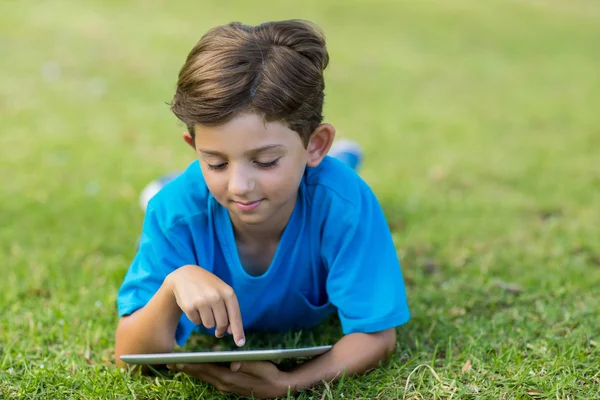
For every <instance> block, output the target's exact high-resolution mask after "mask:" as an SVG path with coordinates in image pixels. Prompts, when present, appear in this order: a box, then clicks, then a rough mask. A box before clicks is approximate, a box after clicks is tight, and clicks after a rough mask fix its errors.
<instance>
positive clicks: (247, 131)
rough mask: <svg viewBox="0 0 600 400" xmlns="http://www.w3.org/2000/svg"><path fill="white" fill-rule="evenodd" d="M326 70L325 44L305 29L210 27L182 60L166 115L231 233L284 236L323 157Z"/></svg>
mask: <svg viewBox="0 0 600 400" xmlns="http://www.w3.org/2000/svg"><path fill="white" fill-rule="evenodd" d="M328 61H329V56H328V54H327V51H326V49H325V40H324V39H323V36H322V35H321V34H320V33H319V32H318V31H317V30H316V28H315V27H313V26H312V25H311V24H309V23H307V22H302V21H283V22H270V23H266V24H262V25H259V26H256V27H250V26H246V25H242V24H239V23H233V24H230V25H226V26H221V27H217V28H214V29H212V30H211V31H209V32H208V33H207V34H206V35H204V37H203V38H202V39H201V40H200V41H199V42H198V44H196V46H195V47H194V48H193V49H192V51H191V52H190V54H189V55H188V58H187V60H186V62H185V64H184V66H183V67H182V69H181V71H180V73H179V81H178V82H177V91H176V93H175V97H174V99H173V102H172V105H171V108H172V110H173V112H174V113H175V115H177V117H178V118H179V119H180V120H182V121H183V122H184V123H185V124H186V125H187V128H188V132H186V133H184V139H185V141H186V142H187V143H188V144H189V145H190V146H192V147H193V148H194V149H195V150H196V152H197V154H198V157H199V159H200V165H201V168H202V173H203V175H204V180H205V182H206V184H207V186H208V189H209V190H210V192H211V193H212V194H213V196H214V197H215V199H216V200H217V201H218V202H219V203H220V204H221V205H223V206H224V207H226V208H227V209H228V210H229V212H230V215H231V216H232V220H233V222H234V225H235V226H237V227H240V226H241V225H257V224H260V225H261V226H264V227H266V228H267V229H271V228H273V229H275V230H277V229H283V226H285V224H286V223H287V220H288V218H289V216H290V215H291V212H292V210H293V208H294V204H295V199H296V195H297V193H298V187H299V185H300V182H301V179H302V176H303V174H304V171H305V169H306V166H307V165H308V166H310V167H315V166H317V165H318V164H319V163H320V162H321V160H322V159H323V157H325V155H326V153H327V151H328V150H329V147H330V146H331V142H332V141H333V137H334V135H335V130H334V129H333V127H332V126H331V125H329V124H322V123H321V122H322V119H323V116H322V109H323V89H324V86H325V85H324V81H323V70H324V69H325V67H326V66H327V63H328ZM278 227H279V228H278Z"/></svg>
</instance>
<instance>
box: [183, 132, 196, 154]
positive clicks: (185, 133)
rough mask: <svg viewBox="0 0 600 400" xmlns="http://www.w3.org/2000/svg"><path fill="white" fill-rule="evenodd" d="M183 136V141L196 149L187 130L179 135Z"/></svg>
mask: <svg viewBox="0 0 600 400" xmlns="http://www.w3.org/2000/svg"><path fill="white" fill-rule="evenodd" d="M181 136H182V137H183V141H184V142H186V143H187V144H188V145H189V146H190V147H191V148H192V149H194V151H196V144H195V143H194V139H193V138H192V135H190V133H189V132H188V131H185V132H183V134H182V135H181Z"/></svg>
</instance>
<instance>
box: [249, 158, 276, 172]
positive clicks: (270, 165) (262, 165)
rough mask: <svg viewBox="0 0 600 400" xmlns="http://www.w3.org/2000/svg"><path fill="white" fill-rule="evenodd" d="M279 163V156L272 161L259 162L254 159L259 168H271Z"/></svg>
mask: <svg viewBox="0 0 600 400" xmlns="http://www.w3.org/2000/svg"><path fill="white" fill-rule="evenodd" d="M278 163H279V158H277V159H275V160H273V161H270V162H266V163H263V162H259V161H254V164H256V166H258V168H262V169H269V168H273V167H275V166H277V164H278Z"/></svg>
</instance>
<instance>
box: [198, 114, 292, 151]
mask: <svg viewBox="0 0 600 400" xmlns="http://www.w3.org/2000/svg"><path fill="white" fill-rule="evenodd" d="M194 133H195V141H196V146H197V147H198V148H203V149H204V148H206V149H210V150H215V151H220V152H223V153H236V152H239V151H241V152H244V151H248V150H251V149H253V148H257V147H261V146H268V145H273V144H277V145H283V146H286V147H293V146H295V145H300V146H301V145H302V140H301V139H300V135H298V133H297V132H295V131H293V130H291V129H289V128H288V127H287V126H285V125H284V124H283V123H281V122H278V121H275V122H266V121H265V120H264V119H263V118H262V117H261V116H260V115H257V114H240V115H238V116H236V117H235V118H233V119H231V120H230V121H228V122H226V123H224V124H221V125H217V126H206V125H200V124H196V125H195V126H194Z"/></svg>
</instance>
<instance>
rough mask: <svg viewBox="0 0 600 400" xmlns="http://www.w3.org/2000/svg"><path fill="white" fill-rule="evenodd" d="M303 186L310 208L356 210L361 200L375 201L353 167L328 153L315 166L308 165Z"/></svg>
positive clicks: (359, 207) (363, 204)
mask: <svg viewBox="0 0 600 400" xmlns="http://www.w3.org/2000/svg"><path fill="white" fill-rule="evenodd" d="M306 189H307V197H308V200H309V204H310V205H311V207H312V208H319V209H323V208H325V209H329V210H330V211H331V210H332V209H338V208H342V209H344V210H345V212H349V211H356V212H360V211H361V209H362V208H363V207H364V206H365V201H366V202H367V203H370V202H371V201H373V200H375V201H376V199H375V195H374V194H373V192H372V190H371V188H370V187H369V185H368V184H367V183H366V182H365V181H364V180H363V179H362V178H361V177H360V176H359V175H358V173H356V171H354V170H353V169H352V168H350V167H348V166H347V165H346V164H344V163H343V162H341V161H339V160H337V159H335V158H333V157H330V156H327V157H325V158H324V159H323V161H322V162H321V164H319V166H317V167H315V168H309V169H308V171H307V176H306Z"/></svg>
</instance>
